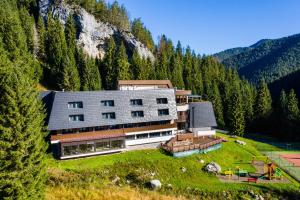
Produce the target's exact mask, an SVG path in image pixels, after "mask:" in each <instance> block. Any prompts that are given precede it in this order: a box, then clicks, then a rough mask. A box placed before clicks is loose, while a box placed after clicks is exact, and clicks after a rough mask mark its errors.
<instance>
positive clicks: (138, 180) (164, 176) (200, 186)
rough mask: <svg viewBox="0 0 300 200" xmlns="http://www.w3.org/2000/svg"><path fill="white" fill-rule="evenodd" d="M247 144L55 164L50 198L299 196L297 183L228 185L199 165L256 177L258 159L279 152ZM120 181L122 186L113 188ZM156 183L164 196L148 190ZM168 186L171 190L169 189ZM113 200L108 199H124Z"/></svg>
mask: <svg viewBox="0 0 300 200" xmlns="http://www.w3.org/2000/svg"><path fill="white" fill-rule="evenodd" d="M222 136H223V137H226V136H224V135H222ZM242 140H244V141H246V142H247V145H246V146H241V145H238V144H236V143H235V142H234V140H233V139H229V142H226V143H224V144H223V147H222V148H221V149H219V150H217V151H215V152H210V153H208V154H198V155H193V156H189V157H185V158H173V157H171V156H169V155H167V154H165V153H164V152H162V151H160V150H141V151H130V152H125V153H121V154H114V155H106V156H98V157H90V158H84V159H77V160H67V161H56V160H53V159H50V160H49V166H50V167H49V170H48V171H49V181H48V189H47V191H48V193H47V196H48V199H58V198H59V197H60V196H61V195H64V196H66V195H65V194H70V198H69V197H65V199H72V196H73V197H74V196H77V197H78V198H83V197H84V198H85V199H105V198H103V195H104V194H106V193H110V192H108V191H109V190H110V189H111V188H110V187H113V188H115V189H114V194H112V195H117V196H118V193H119V192H120V194H122V193H124V192H128V193H130V195H133V196H134V195H141V196H143V195H145V193H146V194H147V196H148V197H151V196H153V195H154V196H153V199H168V198H170V195H171V196H172V195H173V197H174V195H177V196H178V195H180V196H181V197H179V198H178V199H182V198H183V197H182V196H184V197H186V198H192V197H196V196H199V195H201V197H203V198H205V197H206V198H210V199H219V198H220V197H222V195H224V194H223V191H227V192H228V194H226V195H227V196H228V195H229V196H230V197H232V198H235V197H238V196H245V197H247V196H248V195H249V191H250V190H253V191H255V192H257V193H261V194H264V195H265V196H266V191H268V192H267V193H269V195H276V196H280V195H291V196H293V195H295V194H296V191H297V189H299V185H298V184H297V183H296V182H294V181H293V182H292V184H248V183H232V184H228V183H227V184H225V183H222V182H220V181H219V180H218V178H217V177H216V176H214V175H210V174H208V173H206V172H204V171H203V170H202V168H203V167H204V165H205V164H201V163H200V162H199V160H201V159H203V160H205V163H208V162H210V161H215V162H217V163H218V164H220V165H221V167H222V170H226V169H229V168H231V169H235V168H236V167H237V166H239V167H240V168H242V169H246V170H248V171H249V172H254V171H255V169H254V167H253V166H252V165H251V164H250V163H251V160H252V157H253V156H255V155H261V153H260V151H259V150H260V149H263V150H269V151H271V150H280V149H278V148H276V147H273V146H271V145H268V144H264V143H259V142H254V141H252V140H248V139H242ZM182 167H185V168H186V169H187V171H186V172H185V173H184V172H182V170H181V168H182ZM116 177H119V178H120V180H119V181H117V182H116V183H114V184H112V180H113V179H115V178H116ZM151 179H159V180H160V181H161V182H162V184H163V188H162V190H161V191H159V193H157V192H151V191H149V190H148V189H147V182H148V181H149V180H151ZM168 184H171V185H172V187H171V188H170V187H167V185H168ZM112 185H113V186H112ZM78 188H80V189H78ZM95 188H98V189H95ZM271 193H272V194H271ZM149 195H150V196H149ZM104 196H105V195H104ZM101 197H102V198H101ZM107 197H109V196H107ZM110 197H111V198H110ZM110 197H109V198H107V199H122V198H116V197H115V198H112V196H110ZM133 199H134V198H133ZM173 199H174V198H173Z"/></svg>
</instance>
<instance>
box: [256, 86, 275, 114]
mask: <svg viewBox="0 0 300 200" xmlns="http://www.w3.org/2000/svg"><path fill="white" fill-rule="evenodd" d="M271 111H272V98H271V94H270V91H269V89H268V86H267V84H266V83H265V82H261V83H260V85H259V87H258V90H257V96H256V102H255V116H256V118H258V119H260V118H261V119H267V118H268V117H269V116H270V114H271Z"/></svg>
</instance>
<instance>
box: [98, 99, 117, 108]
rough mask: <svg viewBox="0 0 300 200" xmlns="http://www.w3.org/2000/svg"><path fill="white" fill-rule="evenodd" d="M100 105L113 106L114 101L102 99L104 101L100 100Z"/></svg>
mask: <svg viewBox="0 0 300 200" xmlns="http://www.w3.org/2000/svg"><path fill="white" fill-rule="evenodd" d="M101 105H102V106H107V107H113V106H115V102H114V100H104V101H101Z"/></svg>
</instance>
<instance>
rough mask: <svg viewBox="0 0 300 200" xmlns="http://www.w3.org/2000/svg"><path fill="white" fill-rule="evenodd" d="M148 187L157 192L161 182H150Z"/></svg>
mask: <svg viewBox="0 0 300 200" xmlns="http://www.w3.org/2000/svg"><path fill="white" fill-rule="evenodd" d="M150 185H151V188H152V189H153V190H159V189H160V188H161V182H160V181H159V180H157V179H156V180H151V181H150Z"/></svg>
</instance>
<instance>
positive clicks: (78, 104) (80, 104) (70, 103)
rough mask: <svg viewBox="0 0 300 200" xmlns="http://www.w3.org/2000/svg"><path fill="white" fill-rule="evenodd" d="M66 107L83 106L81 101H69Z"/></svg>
mask: <svg viewBox="0 0 300 200" xmlns="http://www.w3.org/2000/svg"><path fill="white" fill-rule="evenodd" d="M68 108H83V104H82V101H75V102H69V103H68Z"/></svg>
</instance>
